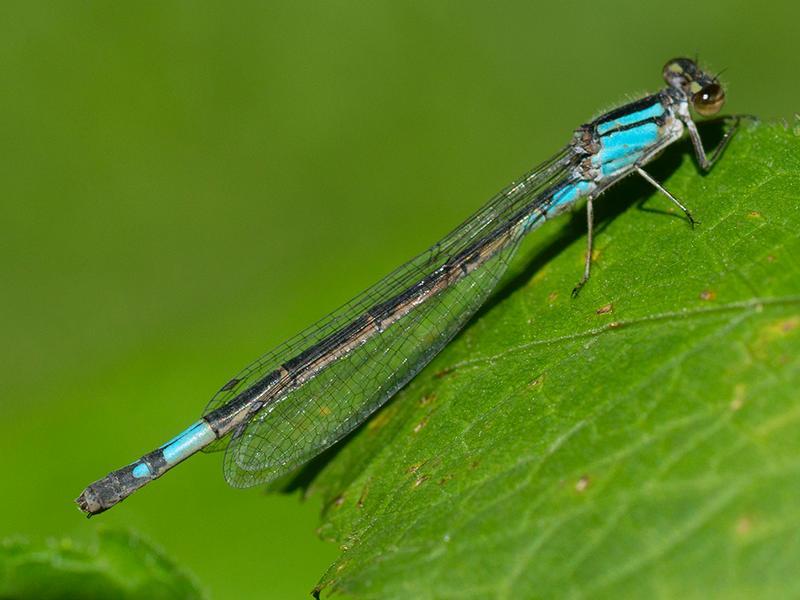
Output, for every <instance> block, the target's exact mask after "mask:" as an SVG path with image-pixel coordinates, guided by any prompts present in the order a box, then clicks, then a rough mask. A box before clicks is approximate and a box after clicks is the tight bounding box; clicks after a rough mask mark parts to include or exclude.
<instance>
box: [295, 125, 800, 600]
mask: <svg viewBox="0 0 800 600" xmlns="http://www.w3.org/2000/svg"><path fill="white" fill-rule="evenodd" d="M708 143H709V142H707V144H708ZM648 170H649V171H650V173H651V174H653V175H654V176H655V177H656V178H657V179H658V180H659V181H662V182H663V183H664V185H665V186H666V187H667V189H669V190H670V191H671V192H672V193H674V194H675V195H676V196H677V197H679V198H680V199H682V200H683V201H684V202H685V203H686V204H687V205H688V206H689V207H690V208H691V210H692V211H693V214H694V215H695V217H696V218H697V219H698V221H700V224H699V225H698V226H697V227H696V228H695V229H694V230H692V229H691V228H690V227H689V225H688V224H687V222H686V221H685V219H684V218H683V216H682V215H681V214H679V213H677V212H676V211H675V210H674V209H673V207H672V206H671V205H670V203H669V202H668V201H667V200H666V199H664V198H661V197H659V196H657V195H655V194H653V193H652V191H651V189H649V188H648V186H647V184H645V183H643V182H640V181H638V180H637V179H634V178H630V179H629V180H626V181H624V182H622V183H620V184H619V185H617V186H616V187H615V188H614V189H612V190H611V191H609V192H608V193H607V194H606V195H604V196H603V197H602V198H601V200H600V201H598V203H597V204H598V205H599V206H598V213H599V214H598V225H599V228H598V230H597V231H598V233H597V237H596V244H595V256H594V268H593V273H592V279H591V281H590V282H589V284H588V285H587V286H586V288H584V290H583V292H582V293H581V296H580V297H579V298H578V299H577V300H572V299H571V298H570V294H569V292H570V290H571V289H572V287H573V285H574V284H575V282H576V281H577V279H578V278H579V276H580V273H581V265H582V262H583V252H584V247H585V246H584V244H585V225H584V220H585V218H584V216H583V214H582V213H576V214H575V215H573V216H572V218H570V217H564V218H562V219H559V220H556V221H554V222H551V223H548V224H547V225H546V226H545V227H544V228H542V229H540V230H538V231H536V232H535V233H534V234H533V235H532V236H530V237H531V239H530V240H528V242H527V244H526V245H525V246H523V248H522V250H521V252H520V254H519V256H518V258H517V260H516V261H515V263H514V264H513V265H512V269H511V273H510V274H509V276H508V277H507V278H506V279H505V280H504V281H503V282H501V285H500V287H499V289H498V291H497V292H496V294H495V296H494V297H493V298H490V300H489V302H488V304H487V306H486V307H485V308H484V309H483V310H482V311H481V312H480V313H479V314H478V316H477V317H476V318H475V319H473V321H472V322H471V323H470V325H469V326H468V327H467V329H465V330H464V331H463V332H462V333H461V334H460V335H459V336H458V337H457V338H456V339H455V340H454V341H453V342H452V343H451V344H450V345H449V346H448V347H447V348H446V349H445V350H444V351H443V352H442V353H441V354H440V355H439V356H438V357H437V358H436V359H435V360H434V361H433V363H432V364H431V365H429V367H428V368H427V369H426V370H424V371H423V372H422V373H421V374H420V375H419V376H418V377H417V378H416V379H415V380H414V381H413V382H412V383H411V384H410V385H408V386H407V387H406V388H405V389H404V390H403V391H402V392H401V393H400V394H398V396H397V397H396V398H395V399H394V400H393V401H392V402H391V403H390V404H388V405H387V406H385V407H384V408H383V409H382V410H381V411H380V412H378V413H377V414H376V415H374V416H373V418H372V419H371V420H370V421H369V422H368V423H367V424H366V426H365V427H363V428H362V429H361V430H360V431H359V432H358V433H357V434H356V435H355V436H354V437H353V438H352V439H351V440H350V441H349V443H347V444H346V445H344V446H343V448H342V449H341V450H340V451H339V452H338V454H337V455H336V456H335V457H334V458H333V459H332V460H331V461H330V462H329V463H328V464H327V465H326V466H325V467H324V469H323V470H322V472H321V473H320V474H319V475H318V477H317V478H316V479H315V481H314V482H313V483H312V486H311V489H310V491H312V492H313V491H316V492H318V493H322V494H323V495H324V496H325V498H326V502H327V504H326V506H327V508H326V510H325V514H324V517H323V518H324V523H323V527H322V534H323V536H325V537H326V538H330V539H334V540H336V541H337V542H338V543H339V544H340V545H341V549H342V554H341V557H340V558H339V560H338V561H337V562H336V563H334V565H332V566H331V568H330V569H329V571H328V572H327V573H326V574H325V575H324V576H323V578H322V580H321V582H320V590H321V595H322V596H323V597H327V596H329V595H336V596H344V597H352V598H359V599H360V598H376V599H377V598H381V599H385V598H418V599H425V598H456V597H457V598H460V599H465V598H487V597H492V598H509V599H510V598H514V599H518V598H529V597H541V596H563V595H573V596H586V597H605V596H619V595H625V596H634V597H644V596H649V595H654V594H658V595H660V596H667V597H680V596H691V597H708V596H709V595H720V594H721V595H726V596H731V597H733V596H742V597H743V596H747V595H748V594H751V593H756V592H757V593H758V594H760V595H761V597H764V596H785V595H787V594H794V595H797V594H800V579H798V578H797V577H796V572H797V565H798V564H800V534H798V531H800V503H798V502H797V499H798V498H800V391H798V390H800V264H798V257H800V238H799V237H798V231H800V136H798V131H797V129H796V128H795V130H792V129H789V128H786V127H784V126H781V125H759V126H756V127H751V128H746V129H745V130H744V131H741V132H740V133H739V134H738V135H737V137H736V139H735V140H734V141H733V143H732V144H731V146H730V147H729V148H728V150H727V151H726V154H725V156H723V157H722V159H721V160H720V162H719V163H717V165H716V166H715V168H714V169H713V171H712V172H711V173H710V174H707V175H702V174H700V173H699V171H698V168H697V167H696V166H695V163H694V160H693V156H692V155H691V150H690V148H689V146H688V144H679V145H678V147H676V148H673V149H671V150H669V151H668V152H667V153H665V155H664V156H663V157H661V158H660V159H658V160H657V161H656V162H655V163H653V164H652V165H651V166H650V167H649V169H648ZM637 201H640V202H639V206H638V208H637ZM612 217H614V218H613V219H612Z"/></svg>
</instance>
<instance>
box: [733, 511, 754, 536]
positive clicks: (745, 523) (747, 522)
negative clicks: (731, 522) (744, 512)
mask: <svg viewBox="0 0 800 600" xmlns="http://www.w3.org/2000/svg"><path fill="white" fill-rule="evenodd" d="M752 529H753V520H752V519H751V518H750V517H747V516H742V517H739V519H738V520H737V521H736V534H737V535H741V536H745V535H747V534H748V533H750V531H752Z"/></svg>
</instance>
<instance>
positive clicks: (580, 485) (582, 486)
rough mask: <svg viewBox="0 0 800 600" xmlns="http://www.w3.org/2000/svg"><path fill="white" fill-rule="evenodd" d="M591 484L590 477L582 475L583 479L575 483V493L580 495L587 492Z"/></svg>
mask: <svg viewBox="0 0 800 600" xmlns="http://www.w3.org/2000/svg"><path fill="white" fill-rule="evenodd" d="M589 483H590V479H589V476H588V475H581V478H580V479H578V481H577V482H575V491H576V492H578V493H579V494H581V493H583V492H585V491H586V489H587V488H588V487H589Z"/></svg>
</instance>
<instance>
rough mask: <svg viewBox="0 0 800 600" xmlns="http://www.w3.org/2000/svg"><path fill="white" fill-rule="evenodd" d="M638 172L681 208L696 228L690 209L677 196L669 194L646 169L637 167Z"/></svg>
mask: <svg viewBox="0 0 800 600" xmlns="http://www.w3.org/2000/svg"><path fill="white" fill-rule="evenodd" d="M636 172H637V173H638V174H639V175H641V176H642V178H644V180H645V181H647V182H648V183H649V184H651V185H652V186H653V187H654V188H656V189H657V190H658V191H659V192H661V193H662V194H664V195H665V196H666V197H667V198H669V199H670V200H672V202H673V203H674V204H675V205H676V206H677V207H678V208H680V209H681V210H682V211H683V214H685V215H686V218H687V219H689V223H690V224H691V226H692V228H694V226H695V223H696V221H695V220H694V217H692V213H690V212H689V209H688V208H686V207H685V206H684V205H683V204H682V203H681V201H680V200H678V199H677V198H676V197H675V196H673V195H672V194H670V193H669V191H667V189H666V188H665V187H664V186H663V185H661V184H660V183H658V182H657V181H656V180H655V179H653V178H652V177H651V176H650V174H649V173H648V172H647V171H645V170H644V169H642V168H641V167H636Z"/></svg>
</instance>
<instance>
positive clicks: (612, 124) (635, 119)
mask: <svg viewBox="0 0 800 600" xmlns="http://www.w3.org/2000/svg"><path fill="white" fill-rule="evenodd" d="M664 110H665V109H664V105H663V104H661V99H660V98H658V97H656V98H655V99H654V100H653V103H652V104H650V105H649V106H646V107H644V108H641V109H639V110H636V111H635V112H629V113H627V114H623V115H620V116H618V117H616V118H612V119H611V120H608V121H603V122H602V123H599V124H598V125H597V133H598V134H599V135H603V134H605V133H607V132H608V131H611V130H612V129H617V128H620V127H625V126H627V125H634V124H636V123H639V122H641V121H647V120H649V119H656V118H658V117H660V116H662V115H663V114H664Z"/></svg>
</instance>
